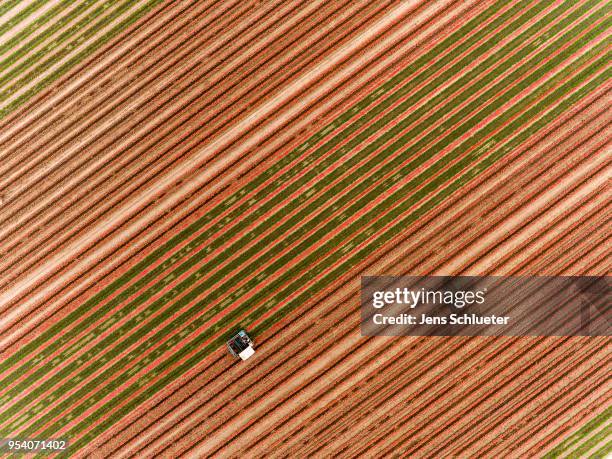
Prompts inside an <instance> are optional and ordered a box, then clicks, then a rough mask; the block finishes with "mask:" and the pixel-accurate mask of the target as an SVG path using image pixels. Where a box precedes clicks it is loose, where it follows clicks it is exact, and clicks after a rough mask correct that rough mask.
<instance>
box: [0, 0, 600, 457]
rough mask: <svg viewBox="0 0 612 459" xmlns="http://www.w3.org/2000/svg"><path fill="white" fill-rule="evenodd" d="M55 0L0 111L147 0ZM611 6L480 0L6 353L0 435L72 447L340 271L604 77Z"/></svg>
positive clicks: (1, 87)
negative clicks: (441, 34)
mask: <svg viewBox="0 0 612 459" xmlns="http://www.w3.org/2000/svg"><path fill="white" fill-rule="evenodd" d="M43 3H44V2H42V3H40V5H38V6H37V8H38V7H42V6H43ZM64 3H65V2H60V3H58V4H57V6H56V7H54V8H51V9H49V10H48V11H47V13H45V14H51V12H52V11H55V13H53V14H60V13H61V12H62V11H64V10H63V9H62V8H66V11H65V12H64V13H61V14H66V15H68V16H65V17H66V18H67V19H66V20H65V21H64V22H62V23H57V22H54V20H53V17H52V16H48V17H47V16H45V14H43V15H42V16H40V17H39V19H37V20H38V21H41V22H39V23H38V25H37V26H36V27H32V28H31V29H28V28H27V27H26V28H24V29H23V32H22V34H21V35H20V34H17V35H15V36H14V38H15V40H16V41H15V42H14V43H11V44H8V42H7V44H6V46H7V48H6V51H9V50H10V51H11V52H12V53H13V54H11V55H10V56H11V57H9V58H8V59H5V60H4V61H0V91H2V92H0V103H3V102H5V105H4V106H1V107H0V110H3V111H0V113H3V114H7V113H9V112H10V111H12V110H14V109H15V108H17V107H18V106H19V105H21V104H23V103H24V102H25V101H26V100H27V99H28V98H29V97H31V96H32V95H33V94H35V93H36V92H37V91H39V90H41V89H42V88H44V87H45V86H46V85H48V84H50V83H51V82H52V81H54V79H57V78H59V76H61V75H62V74H63V73H65V72H66V71H68V70H69V69H70V68H71V66H73V65H77V64H78V63H79V62H80V60H81V59H84V58H85V57H86V56H87V55H89V54H91V53H92V52H94V51H95V50H96V49H98V48H99V47H100V46H102V45H103V44H104V43H106V42H108V40H110V38H112V36H114V35H116V34H117V33H119V31H120V30H122V28H124V27H127V26H128V25H129V24H132V23H133V22H134V21H135V20H136V19H137V18H139V17H141V16H142V15H144V14H146V13H147V12H149V11H150V10H151V9H152V8H153V7H154V6H155V4H156V3H157V2H147V3H146V4H145V3H144V2H132V1H125V2H105V3H99V4H98V2H82V3H79V4H77V5H74V6H69V5H67V4H64ZM111 4H112V6H111ZM12 7H14V6H12ZM12 7H10V6H9V7H7V9H6V12H7V13H8V12H10V8H12ZM55 8H57V10H56V9H55ZM23 11H26V10H23ZM1 12H2V7H0V14H1ZM32 12H34V10H32V11H30V12H29V13H27V14H25V13H24V14H25V15H24V16H20V19H19V20H26V19H27V16H28V14H31V13H32ZM610 12H611V10H610V4H609V3H608V2H603V1H601V0H590V1H583V2H575V1H553V0H543V1H527V0H524V1H518V2H509V1H498V2H495V3H493V4H491V5H490V6H489V7H488V8H486V9H485V10H484V11H482V12H481V13H479V14H478V15H477V16H476V17H475V18H474V19H472V20H470V21H467V22H466V23H465V24H463V25H462V26H461V27H460V28H458V29H457V30H456V31H454V32H453V33H452V34H450V36H449V37H448V38H447V39H445V40H443V41H441V42H439V43H438V44H436V45H435V46H433V47H432V48H431V49H430V50H428V51H426V52H424V53H423V54H421V55H420V56H419V57H418V58H417V59H415V60H414V61H413V62H411V63H410V65H408V66H405V67H403V68H401V69H399V71H398V72H397V74H395V75H394V76H393V77H392V78H391V79H389V80H388V81H386V82H385V83H383V84H381V85H379V86H378V87H377V88H376V89H375V90H374V91H372V92H371V93H370V94H369V95H368V96H366V97H365V98H363V99H361V100H360V101H359V102H357V103H356V104H354V105H352V106H351V107H350V108H349V109H348V110H346V111H345V112H344V113H343V114H341V115H340V116H339V117H337V118H336V119H334V120H333V121H332V122H331V123H329V124H327V125H326V126H325V127H324V128H323V129H321V130H320V131H318V132H317V133H315V134H313V135H311V136H310V137H309V138H308V139H307V140H306V141H305V142H303V143H302V144H301V145H299V146H298V147H297V148H295V149H294V150H292V151H290V152H288V153H287V154H285V155H283V156H281V157H279V159H278V161H277V162H276V163H274V164H273V165H271V166H270V167H268V168H267V169H262V171H261V173H260V174H259V175H257V176H255V177H254V178H252V179H250V180H249V181H248V182H244V183H240V187H238V188H237V189H236V190H235V191H233V192H231V193H229V192H228V193H226V195H224V196H227V197H225V198H224V199H223V200H221V201H220V203H219V204H215V205H214V206H213V205H211V206H210V207H209V208H208V209H207V211H206V213H204V214H203V216H202V217H200V218H199V219H198V220H197V221H195V222H194V223H193V224H191V225H190V226H188V227H187V228H186V229H184V230H183V231H181V232H178V231H172V232H171V233H172V234H170V235H169V238H168V241H167V242H166V243H164V244H163V245H162V246H160V247H159V248H158V249H155V250H154V251H152V252H151V253H150V254H148V255H147V256H146V257H145V258H144V259H143V260H142V261H141V262H139V263H138V264H136V265H134V266H133V267H131V268H130V269H129V270H127V271H126V272H125V274H124V275H122V276H121V277H120V278H119V279H117V280H116V281H114V282H113V283H111V284H110V285H108V286H106V287H105V288H103V289H102V290H101V291H100V292H99V293H97V294H95V295H93V296H91V297H90V298H88V299H86V300H85V301H84V302H83V303H82V304H80V305H79V306H78V307H77V309H75V310H74V311H73V312H72V313H70V314H69V315H67V316H66V317H64V318H63V319H61V320H59V321H57V322H55V323H53V324H52V325H51V326H49V327H48V328H45V329H44V331H43V332H42V333H40V335H38V336H37V337H36V338H34V339H32V340H31V341H30V342H29V343H28V344H26V345H25V346H23V347H22V348H21V349H19V350H18V351H16V352H14V353H12V354H11V355H9V356H8V358H6V359H5V360H4V361H3V362H0V405H2V407H3V409H2V410H1V412H0V437H9V436H18V437H23V438H34V437H39V438H68V439H70V448H71V453H74V452H75V451H78V450H80V449H81V448H84V447H86V446H87V445H88V444H90V443H91V442H93V441H95V439H96V438H97V437H98V436H99V435H101V434H102V433H104V432H105V431H107V430H108V429H110V428H112V427H113V426H114V425H115V424H116V423H118V422H119V421H120V420H122V419H123V418H125V417H126V416H128V415H129V414H130V413H132V412H133V411H134V410H136V409H137V408H138V407H139V406H140V405H141V404H143V403H144V402H146V401H147V400H150V399H152V398H153V397H154V396H155V395H156V394H157V393H159V392H160V391H161V390H163V389H164V388H165V387H168V386H169V385H171V384H173V383H175V382H176V381H178V380H179V379H180V378H181V377H182V376H184V375H185V374H186V373H187V372H188V371H189V370H190V369H192V368H194V367H196V366H197V365H198V364H200V363H201V362H202V361H203V360H204V359H205V358H206V357H207V356H209V355H210V354H211V353H212V352H213V351H215V350H216V349H218V348H219V347H220V346H222V345H223V343H224V342H225V340H226V339H227V338H228V337H229V335H230V334H231V333H232V332H233V331H234V330H235V328H236V327H237V326H241V327H247V328H249V330H250V331H251V332H252V333H253V335H254V336H259V335H261V334H262V333H263V332H264V331H266V330H268V329H269V328H270V327H272V326H273V325H274V324H275V323H278V322H279V321H280V320H282V319H283V318H285V317H286V316H287V315H288V314H290V313H291V312H292V311H294V310H296V308H298V307H300V306H301V305H304V304H308V302H309V300H310V298H312V297H314V296H316V295H317V294H320V293H321V292H327V291H333V290H335V289H337V288H339V287H340V286H341V285H343V283H344V282H346V281H347V278H348V276H351V277H352V276H355V275H357V274H358V273H359V268H360V266H361V264H362V263H363V260H365V259H367V258H368V257H370V256H371V255H372V254H373V253H376V252H377V251H380V250H382V249H384V248H385V247H388V246H390V245H392V244H395V243H397V241H398V240H400V239H401V238H402V234H403V231H404V230H405V229H406V228H408V227H411V226H412V225H414V224H416V223H417V222H418V221H419V219H420V218H422V217H423V216H425V215H427V214H428V213H430V212H432V211H433V210H434V209H436V208H437V207H439V206H440V205H441V204H443V203H444V202H445V201H446V200H447V199H449V198H450V197H451V196H453V195H454V194H455V193H457V192H458V191H460V190H461V189H462V188H463V187H465V186H466V185H468V184H470V183H471V182H473V181H474V180H475V179H476V178H478V177H479V176H480V175H481V174H483V173H484V172H486V171H487V170H489V169H490V168H492V166H494V165H496V164H497V163H499V162H500V161H501V160H503V159H504V158H506V157H507V156H509V155H511V154H512V152H513V151H515V150H517V149H518V148H520V147H521V146H523V145H524V144H526V143H527V142H528V141H529V140H530V139H531V138H534V137H536V136H537V135H541V134H542V132H544V131H545V130H546V128H547V127H548V126H550V125H552V124H553V123H554V122H555V121H556V120H558V119H559V118H560V117H561V116H562V115H563V114H564V113H565V112H566V111H567V110H569V109H571V108H572V107H573V106H575V105H576V104H578V103H580V102H581V101H582V100H584V99H585V98H587V97H588V96H589V95H591V94H593V93H594V92H595V91H596V90H597V89H599V88H601V87H602V86H604V85H606V84H607V82H608V81H609V79H610V76H611V73H610V68H609V61H610V50H609V49H610V37H609V30H610V26H611V25H612V18H611V17H610ZM19 14H22V13H19ZM70 15H72V16H70ZM1 17H2V16H0V19H1ZM16 17H17V16H16ZM70 21H77V22H70ZM78 21H80V22H78ZM69 23H70V24H73V23H75V24H81V25H80V26H78V27H76V28H75V29H67V30H65V31H63V29H62V27H64V25H67V24H69ZM33 24H34V23H33ZM43 24H48V26H47V27H48V28H47V29H45V30H41V31H40V34H37V33H35V29H36V28H37V27H39V26H40V25H43ZM1 27H2V26H0V31H1V30H2V29H1ZM8 27H9V26H7V29H6V30H7V31H8V30H9V29H8ZM10 27H12V26H10ZM26 31H27V32H26ZM17 37H20V38H18V39H17ZM51 39H52V40H56V41H55V42H54V43H53V44H52V45H51V44H49V43H47V42H46V40H51ZM28 40H29V41H28ZM45 43H47V44H45ZM1 46H2V45H1V44H0V47H1ZM57 46H59V49H56V47H57ZM80 46H84V48H83V49H80V48H79V47H80ZM0 52H1V48H0ZM78 56H80V57H78ZM22 57H23V60H22V61H19V60H20V59H21V58H22ZM14 62H21V63H17V65H13V63H14ZM41 75H42V76H41ZM41 85H42V86H41ZM0 116H2V115H0ZM177 233H178V234H177ZM591 437H592V438H591V443H592V442H595V441H600V440H601V437H600V434H599V433H596V434H593V435H591ZM591 443H588V444H585V445H586V446H583V447H581V448H582V449H580V451H583V450H584V451H587V450H588V448H587V446H588V447H590V446H591ZM569 446H570V445H569V443H568V444H567V447H569ZM559 448H562V446H559ZM563 448H565V447H563Z"/></svg>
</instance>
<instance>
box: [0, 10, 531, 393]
mask: <svg viewBox="0 0 612 459" xmlns="http://www.w3.org/2000/svg"><path fill="white" fill-rule="evenodd" d="M500 3H501V2H500ZM528 3H529V2H527V1H524V2H522V4H523V6H524V5H526V4H528ZM500 7H501V4H500V5H497V9H499V8H500ZM515 8H516V9H513V11H512V12H510V11H509V12H507V13H506V14H504V17H503V19H504V20H507V19H508V18H509V17H512V14H514V13H516V11H517V10H518V11H520V9H519V5H517V6H516V7H515ZM495 11H496V10H493V11H487V15H486V16H484V17H479V18H478V20H474V21H471V22H470V23H469V24H468V25H466V26H465V27H466V28H467V30H472V28H474V27H476V26H477V25H478V23H479V22H480V21H482V20H484V19H486V17H487V16H490V15H492V14H493V13H495ZM525 20H526V19H525ZM500 22H501V21H500ZM500 22H496V24H495V26H497V25H498V24H499V23H500ZM502 23H503V22H502ZM463 34H464V29H460V31H459V32H457V33H456V34H454V35H453V36H452V37H451V38H449V39H448V40H445V42H444V43H441V44H440V45H439V46H437V47H436V48H434V49H433V50H432V51H431V52H429V53H427V55H426V56H425V57H424V58H423V59H420V60H419V61H417V62H416V63H415V65H414V66H411V67H410V68H408V69H406V70H404V71H403V72H401V74H398V76H397V77H396V79H395V80H394V81H392V82H389V83H387V84H386V85H384V86H383V88H384V90H385V92H387V91H390V90H391V89H392V88H393V87H395V86H396V85H397V84H398V83H399V82H401V81H402V80H403V79H405V78H408V77H410V76H411V75H412V74H414V73H415V70H416V69H419V70H420V69H425V74H419V75H418V77H417V79H416V80H413V81H411V83H409V84H408V85H406V86H405V87H404V88H403V89H400V91H401V92H398V93H394V94H397V96H393V99H396V98H397V97H399V96H400V95H403V94H405V93H407V92H408V91H409V90H410V88H411V87H413V86H414V85H417V84H419V83H420V82H421V81H424V79H425V78H426V77H427V76H429V75H431V74H432V73H433V72H434V71H435V70H436V69H438V68H440V67H442V65H444V63H446V62H449V61H450V59H451V58H452V57H451V56H449V55H448V54H444V53H443V50H445V49H448V48H449V47H450V46H451V45H452V44H453V43H455V42H457V41H458V40H459V39H460V38H461V37H462V35H463ZM483 34H484V33H483V32H482V31H481V32H480V33H477V34H474V35H470V37H471V38H470V40H469V41H467V42H465V43H463V44H461V49H460V50H458V52H462V51H465V50H466V49H468V48H469V47H470V46H471V45H472V44H473V43H476V42H477V40H479V39H481V38H482V36H483ZM479 51H480V52H483V50H480V49H479ZM453 54H454V53H453ZM438 55H442V56H443V60H442V61H441V62H440V61H434V64H433V65H432V66H431V67H425V63H426V62H427V59H434V58H435V57H436V56H438ZM477 56H478V53H473V54H470V55H469V56H467V57H466V58H465V59H463V60H462V61H461V62H459V63H458V64H457V65H456V66H454V67H453V68H452V69H449V70H448V71H447V72H445V73H444V74H443V75H442V76H441V77H440V78H438V79H436V80H435V81H434V82H432V83H431V84H430V85H428V90H432V88H435V87H436V85H438V84H441V83H442V82H443V81H445V79H447V78H449V77H450V76H451V75H452V72H453V71H457V70H458V69H460V68H462V67H463V66H465V65H466V64H467V63H468V62H470V60H472V59H474V58H476V57H477ZM426 93H427V92H426V91H422V92H420V93H419V94H418V95H417V96H415V97H413V98H412V100H413V101H414V100H418V98H419V97H422V96H423V95H424V94H426ZM383 94H384V93H383V92H380V91H376V95H371V96H369V97H367V98H366V99H365V100H364V101H362V102H361V103H359V104H358V105H357V106H356V107H355V108H356V110H352V109H351V110H349V111H348V112H347V113H346V114H345V115H343V116H341V117H340V118H338V119H337V120H335V121H334V122H333V123H332V124H331V125H330V126H329V127H326V128H325V129H323V131H322V132H325V131H328V130H335V129H337V128H339V127H340V126H341V125H342V124H344V123H346V122H347V121H349V120H350V119H351V118H352V115H353V114H354V112H357V111H361V110H364V109H366V108H367V107H369V106H370V105H371V104H372V103H373V102H374V101H375V100H377V99H379V98H380V97H381V96H382V95H383ZM391 103H392V99H391V98H388V99H385V100H384V101H383V102H382V103H381V105H377V106H376V107H375V108H373V110H372V111H368V112H367V114H366V115H364V116H363V117H360V118H359V119H358V120H356V121H355V123H353V124H351V125H350V126H348V127H346V128H345V129H344V130H343V131H342V133H341V134H340V135H337V136H334V137H333V138H332V139H331V140H329V141H327V142H326V143H325V144H324V145H323V146H322V147H321V148H319V149H317V150H316V151H314V152H312V154H311V155H309V157H313V156H314V157H320V156H321V155H323V154H326V153H327V152H328V151H330V150H331V149H332V148H334V147H335V146H336V145H338V144H339V143H340V142H341V140H342V139H344V138H345V137H347V136H348V135H350V134H351V133H353V132H355V131H356V130H357V129H358V128H359V127H360V126H363V124H365V123H366V122H367V121H368V120H369V119H371V118H373V117H374V116H375V115H377V114H379V113H380V112H381V111H382V110H383V109H384V108H385V106H389V105H390V104H391ZM413 103H414V102H413ZM382 104H384V106H383V105H382ZM404 110H405V106H404V107H403V110H397V111H396V112H395V114H394V115H391V116H389V117H386V118H385V119H384V120H382V121H381V122H380V123H379V124H378V126H377V127H378V128H380V127H381V126H384V125H385V123H388V122H389V121H390V120H391V119H393V118H394V117H395V116H398V114H401V113H402V112H403V111H404ZM375 130H376V129H372V130H371V131H368V132H367V133H362V134H361V135H360V136H359V139H358V140H357V139H356V140H353V141H352V143H350V144H348V145H346V147H345V149H346V151H348V150H349V149H350V148H354V147H355V146H357V145H359V144H360V143H361V142H363V141H364V140H365V139H367V138H368V137H369V135H371V132H375ZM324 137H325V136H324V135H323V134H322V133H321V132H319V133H317V134H315V135H313V136H312V137H311V138H310V139H308V140H307V141H306V142H305V144H304V145H316V144H317V143H318V142H319V141H320V140H322V139H323V138H324ZM304 150H306V148H305V147H304V146H301V147H298V148H297V149H296V150H294V151H293V152H291V153H290V154H289V155H287V156H285V157H283V158H281V159H280V160H279V161H278V162H277V163H276V164H275V165H274V166H273V167H272V168H271V169H269V170H267V171H266V172H265V173H264V174H262V175H261V176H259V177H258V178H257V179H256V180H254V181H252V182H250V183H249V184H247V185H246V186H245V188H243V189H241V190H240V191H238V192H237V193H235V194H233V195H232V196H231V197H229V198H228V199H226V200H225V201H224V202H223V203H221V204H220V205H219V206H217V207H215V208H214V209H213V210H212V211H210V212H209V213H207V214H206V215H204V216H203V217H202V218H201V219H200V220H198V221H197V222H196V223H194V224H193V225H192V226H190V227H189V228H187V229H186V230H184V231H183V232H181V233H180V234H179V235H177V236H174V237H173V238H172V239H171V240H170V241H169V242H168V243H166V244H165V245H164V246H163V247H161V248H160V249H158V250H156V251H155V252H154V253H152V254H151V255H149V256H147V258H146V259H145V260H143V262H141V263H139V264H138V265H136V266H135V267H134V268H133V269H131V270H130V271H129V272H128V273H127V274H126V275H125V276H123V277H121V278H120V279H119V280H117V281H116V282H115V283H113V284H111V285H110V286H109V287H107V288H105V289H104V290H103V291H102V292H100V294H98V295H96V296H95V297H93V298H91V299H90V300H88V301H87V302H86V303H85V304H84V305H83V306H82V307H81V308H79V309H78V310H77V311H75V312H74V313H72V314H71V315H70V316H68V317H67V318H66V319H65V320H64V321H62V322H61V323H58V324H56V325H54V326H53V327H51V328H50V329H48V330H46V331H45V332H43V333H42V334H41V336H39V337H38V338H36V339H35V340H33V341H32V342H31V343H29V344H28V345H26V346H25V347H24V348H23V349H21V350H20V351H19V352H18V353H16V354H14V355H13V356H11V357H9V359H7V360H6V361H4V362H1V363H0V373H4V372H5V371H6V370H8V369H9V368H10V367H11V366H13V365H14V364H15V363H17V362H19V361H20V360H22V359H23V358H24V357H25V356H27V355H29V354H31V353H32V352H34V351H36V352H37V356H38V357H39V358H44V357H46V356H47V355H48V354H49V352H53V351H55V350H57V349H58V348H59V347H60V346H61V345H62V344H64V343H66V342H67V340H68V339H69V337H70V335H69V334H66V333H62V334H61V336H60V337H59V339H56V338H57V336H58V335H60V333H59V332H60V331H62V332H65V330H66V328H67V327H68V326H69V325H70V324H71V323H73V322H75V321H76V320H77V319H79V318H81V317H82V316H83V315H85V316H87V317H90V319H89V320H90V321H92V322H94V321H96V320H98V319H99V318H100V317H101V316H102V314H103V313H104V312H105V311H106V310H108V309H110V307H108V309H102V310H100V309H97V310H95V312H94V313H93V314H88V312H89V311H91V310H92V307H93V306H95V305H96V304H97V303H99V302H101V301H102V300H103V299H104V298H107V297H108V296H110V295H111V293H113V292H115V291H117V290H119V289H121V288H122V287H124V286H125V285H126V284H128V283H129V282H130V281H131V280H132V279H134V278H135V277H136V276H137V275H138V274H139V273H140V272H141V271H143V270H144V269H145V268H146V267H147V266H148V265H151V264H152V263H153V262H155V261H156V260H158V259H159V258H161V257H162V256H163V255H164V254H165V253H166V252H169V251H170V250H172V249H174V248H175V247H177V246H178V245H179V244H180V243H181V242H182V241H184V240H186V239H187V238H188V237H190V236H191V235H192V234H194V233H196V232H197V231H199V230H200V229H201V228H203V227H204V226H205V225H207V224H209V223H210V222H213V221H214V220H215V219H217V218H218V217H219V216H220V215H222V214H223V213H224V212H226V211H230V212H229V213H228V214H227V216H225V219H226V220H227V222H225V221H218V222H217V223H216V224H215V226H213V227H211V228H210V229H208V230H207V231H206V232H203V233H201V234H200V235H199V236H198V237H197V238H195V239H193V242H190V244H189V245H187V246H185V247H183V248H181V249H180V250H179V251H178V252H176V256H175V257H174V261H172V262H170V261H166V262H165V263H164V264H162V265H161V266H160V267H158V268H156V269H154V270H153V271H151V272H149V273H147V274H146V276H144V277H143V278H142V279H141V280H140V281H139V282H137V283H135V284H133V285H132V286H130V287H129V288H128V289H126V290H124V291H123V292H122V293H121V294H119V295H118V297H117V298H116V299H115V300H113V303H111V305H110V306H112V305H113V304H119V303H120V302H122V301H125V299H127V298H129V297H130V296H131V295H133V294H134V293H136V292H138V291H139V290H140V289H141V288H142V286H144V285H147V284H148V283H149V282H150V281H151V280H154V279H155V278H156V277H157V276H158V275H159V274H160V273H161V272H163V271H165V270H166V269H167V268H168V267H170V266H171V265H172V264H173V263H176V262H177V261H178V260H180V259H182V258H183V257H185V256H186V255H187V254H189V252H190V251H191V250H192V249H193V248H194V247H196V246H198V245H199V244H201V243H202V242H205V241H207V240H208V239H209V238H210V237H211V236H212V235H214V234H216V233H218V232H221V231H223V237H222V239H220V240H219V239H215V240H214V241H208V243H209V245H210V246H211V249H214V248H216V247H218V246H221V244H222V243H223V242H224V241H226V240H230V238H231V237H233V236H234V235H235V234H239V232H240V231H242V230H243V229H244V228H246V227H247V225H248V224H250V223H252V222H256V221H257V218H259V217H260V216H261V215H263V214H264V213H265V212H266V211H267V210H269V209H272V208H273V206H274V205H276V204H279V203H282V202H283V197H282V196H278V195H275V196H273V197H272V199H273V200H272V201H270V203H269V204H266V207H264V208H258V209H256V211H255V212H254V213H249V214H246V212H247V210H248V209H249V207H250V204H249V203H248V200H247V199H246V198H245V197H250V198H251V199H255V200H256V201H262V200H264V199H265V198H266V197H267V196H269V194H270V193H269V188H266V189H263V190H261V191H259V192H258V193H257V194H255V195H252V194H251V193H253V192H254V191H256V190H257V189H258V188H259V187H260V186H261V185H262V184H264V183H265V182H267V181H269V180H270V178H272V177H273V176H274V175H275V174H276V173H277V172H278V171H281V170H282V168H284V167H286V166H289V165H291V164H292V162H293V161H294V160H295V159H296V158H299V157H300V153H301V152H302V151H304ZM340 158H342V155H338V154H336V155H335V156H334V157H332V158H331V159H330V160H328V161H327V162H326V163H325V164H324V165H323V166H321V169H317V170H315V171H307V173H308V176H304V177H303V178H302V177H301V178H300V180H299V181H296V182H294V183H295V184H292V186H291V188H290V189H289V190H288V193H293V192H294V191H296V190H298V189H299V187H301V186H302V185H304V184H306V183H308V180H310V179H312V178H313V177H316V175H317V172H319V171H320V170H324V168H327V167H329V165H331V164H334V162H335V161H337V160H338V159H340ZM309 163H310V162H309V161H306V162H305V163H304V162H300V163H298V164H296V165H294V166H293V167H292V169H291V170H290V171H289V172H285V173H284V174H283V175H281V176H279V177H277V178H276V179H275V180H276V183H283V182H285V181H288V180H289V179H290V178H291V177H292V176H294V175H297V174H299V173H301V172H302V171H304V170H307V168H308V164H309ZM240 201H242V203H241V204H240V205H237V203H239V202H240ZM260 209H261V210H260ZM241 216H242V217H243V219H240V217H241ZM235 221H238V224H239V225H240V226H235V227H232V224H231V223H232V222H235ZM228 230H229V231H231V232H229V231H228ZM218 241H219V242H218ZM203 256H204V254H203V253H201V254H196V255H195V257H203ZM178 274H180V272H179V271H175V272H174V273H173V275H175V277H176V275H178ZM50 340H53V342H51V343H48V344H47V345H46V346H45V347H44V348H42V349H41V347H42V346H41V345H42V344H43V343H46V342H48V341H50ZM13 376H17V375H16V374H14V375H13ZM3 382H6V381H3Z"/></svg>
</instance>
